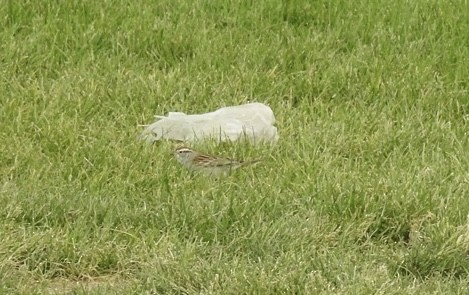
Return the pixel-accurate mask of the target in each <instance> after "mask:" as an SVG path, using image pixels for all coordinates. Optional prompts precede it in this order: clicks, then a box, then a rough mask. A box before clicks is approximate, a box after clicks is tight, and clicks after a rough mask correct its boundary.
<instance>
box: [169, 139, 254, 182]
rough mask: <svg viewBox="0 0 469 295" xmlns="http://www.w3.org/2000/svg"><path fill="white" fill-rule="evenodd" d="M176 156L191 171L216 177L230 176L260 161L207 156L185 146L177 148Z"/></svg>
mask: <svg viewBox="0 0 469 295" xmlns="http://www.w3.org/2000/svg"><path fill="white" fill-rule="evenodd" d="M174 154H175V156H176V159H177V161H178V162H179V163H181V164H182V165H184V166H185V167H186V168H188V169H189V170H191V171H198V172H201V173H203V174H207V175H211V176H215V177H219V176H226V175H228V174H230V172H231V171H232V170H235V169H237V168H239V167H242V166H245V165H249V164H254V163H257V162H259V161H260V160H251V161H239V160H233V159H229V158H222V157H217V156H212V155H205V154H201V153H199V152H197V151H194V150H192V149H190V148H188V147H185V146H181V147H178V148H176V151H175V152H174Z"/></svg>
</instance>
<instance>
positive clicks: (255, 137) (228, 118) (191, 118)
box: [142, 103, 278, 143]
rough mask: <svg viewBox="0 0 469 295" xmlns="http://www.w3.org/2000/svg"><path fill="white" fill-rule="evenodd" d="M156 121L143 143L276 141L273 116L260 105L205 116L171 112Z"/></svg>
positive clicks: (268, 109)
mask: <svg viewBox="0 0 469 295" xmlns="http://www.w3.org/2000/svg"><path fill="white" fill-rule="evenodd" d="M155 117H156V118H157V119H158V120H157V121H156V122H155V123H153V124H151V125H148V126H146V128H145V130H144V131H143V132H142V139H143V140H145V141H147V142H150V143H151V142H154V141H158V140H162V139H171V140H177V141H188V142H193V141H196V140H203V139H207V138H210V139H215V140H218V141H236V140H239V139H244V138H246V139H247V140H249V141H250V142H252V143H260V142H272V143H274V142H277V140H278V134H277V128H276V127H275V126H274V123H275V117H274V113H273V112H272V109H271V108H270V107H268V106H267V105H265V104H263V103H248V104H244V105H240V106H231V107H223V108H220V109H218V110H216V111H214V112H210V113H205V114H197V115H186V114H184V113H180V112H170V113H169V114H168V116H167V117H165V116H155Z"/></svg>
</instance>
